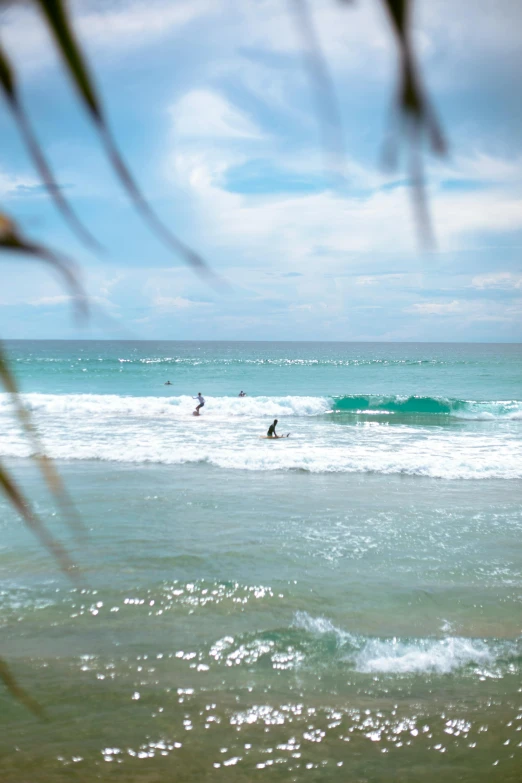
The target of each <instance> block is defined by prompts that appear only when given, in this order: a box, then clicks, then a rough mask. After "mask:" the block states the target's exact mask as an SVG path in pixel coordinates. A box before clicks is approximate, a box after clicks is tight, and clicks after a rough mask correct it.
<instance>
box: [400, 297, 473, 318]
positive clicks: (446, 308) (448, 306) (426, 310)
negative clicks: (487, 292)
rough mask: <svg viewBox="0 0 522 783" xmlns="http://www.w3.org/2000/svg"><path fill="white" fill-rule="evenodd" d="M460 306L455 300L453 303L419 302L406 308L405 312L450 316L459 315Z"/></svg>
mask: <svg viewBox="0 0 522 783" xmlns="http://www.w3.org/2000/svg"><path fill="white" fill-rule="evenodd" d="M461 310H462V305H461V303H460V302H458V301H457V300H455V301H453V302H445V303H444V302H420V303H418V304H414V305H411V307H407V308H406V309H405V312H407V313H418V314H420V315H452V314H454V313H460V312H461Z"/></svg>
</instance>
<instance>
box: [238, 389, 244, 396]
mask: <svg viewBox="0 0 522 783" xmlns="http://www.w3.org/2000/svg"><path fill="white" fill-rule="evenodd" d="M237 396H238V397H246V392H244V391H243V390H241V391H240V392H239V394H238V395H237Z"/></svg>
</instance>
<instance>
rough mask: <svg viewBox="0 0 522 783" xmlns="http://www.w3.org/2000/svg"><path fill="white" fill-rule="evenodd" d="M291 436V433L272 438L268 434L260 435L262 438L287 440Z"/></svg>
mask: <svg viewBox="0 0 522 783" xmlns="http://www.w3.org/2000/svg"><path fill="white" fill-rule="evenodd" d="M288 437H290V433H288V435H278V436H277V438H270V437H269V436H268V435H260V436H259V439H260V440H286V438H288Z"/></svg>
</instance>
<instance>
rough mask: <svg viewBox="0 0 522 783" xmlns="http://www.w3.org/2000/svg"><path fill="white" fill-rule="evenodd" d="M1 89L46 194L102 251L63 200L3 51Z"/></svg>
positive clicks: (0, 54)
mask: <svg viewBox="0 0 522 783" xmlns="http://www.w3.org/2000/svg"><path fill="white" fill-rule="evenodd" d="M0 86H1V87H2V91H3V94H4V97H5V99H6V101H7V104H8V106H9V108H10V109H11V112H12V114H13V117H14V119H15V121H16V123H17V125H18V130H19V131H20V135H21V136H22V138H23V140H24V142H25V146H26V148H27V150H28V152H29V155H30V156H31V158H32V160H33V163H34V165H35V167H36V170H37V171H38V174H39V175H40V179H41V180H42V182H43V184H44V186H45V188H46V189H47V192H48V193H49V195H50V196H51V198H52V200H53V201H54V203H55V204H56V206H57V208H58V209H59V210H60V212H61V213H62V215H63V217H64V219H65V220H66V221H67V223H68V224H69V226H70V227H71V228H72V230H73V231H74V232H75V233H76V234H77V236H78V237H79V238H80V239H81V240H82V241H83V242H84V243H85V244H86V245H88V246H90V247H92V248H94V249H95V250H100V249H101V246H100V243H99V242H98V240H97V239H95V238H94V236H93V235H92V234H91V233H90V231H88V229H87V228H85V226H84V225H83V223H82V222H81V221H80V219H79V218H78V216H77V215H76V213H75V212H74V210H73V208H72V207H71V205H70V204H69V202H68V201H67V199H66V198H64V196H63V193H62V191H61V189H60V186H59V185H58V184H57V182H56V180H55V178H54V176H53V173H52V171H51V168H50V166H49V164H48V163H47V160H46V158H45V156H44V154H43V152H42V149H41V147H40V145H39V144H38V140H37V138H36V136H35V134H34V132H33V129H32V127H31V124H30V122H29V118H28V116H27V114H26V113H25V111H24V109H23V106H22V103H21V100H20V96H19V94H18V90H17V88H16V81H15V72H14V70H13V69H12V68H11V65H10V63H9V60H8V59H7V55H6V54H5V52H4V51H2V49H1V48H0Z"/></svg>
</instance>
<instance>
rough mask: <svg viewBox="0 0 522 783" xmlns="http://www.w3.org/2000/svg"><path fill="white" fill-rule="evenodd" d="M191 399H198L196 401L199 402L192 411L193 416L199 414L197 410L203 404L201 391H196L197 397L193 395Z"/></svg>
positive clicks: (203, 399)
mask: <svg viewBox="0 0 522 783" xmlns="http://www.w3.org/2000/svg"><path fill="white" fill-rule="evenodd" d="M192 399H193V400H198V402H199V405H196V410H195V411H194V416H199V411H200V409H201V408H202V407H203V406H204V404H205V398H204V397H203V395H202V394H201V392H198V396H197V397H193V398H192Z"/></svg>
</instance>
